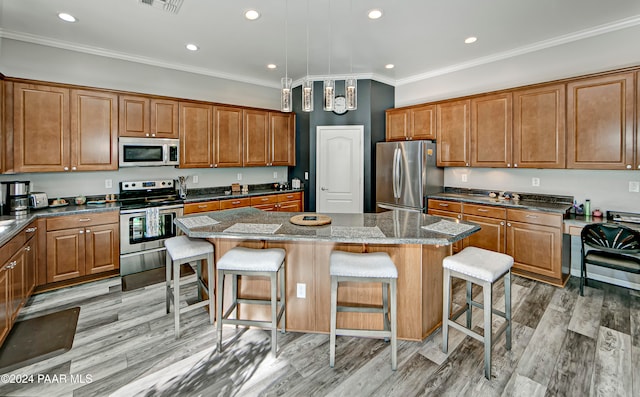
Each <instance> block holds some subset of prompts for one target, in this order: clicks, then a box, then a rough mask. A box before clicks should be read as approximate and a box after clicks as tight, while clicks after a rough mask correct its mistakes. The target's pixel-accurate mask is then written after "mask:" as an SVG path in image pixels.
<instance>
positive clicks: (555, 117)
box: [512, 84, 566, 168]
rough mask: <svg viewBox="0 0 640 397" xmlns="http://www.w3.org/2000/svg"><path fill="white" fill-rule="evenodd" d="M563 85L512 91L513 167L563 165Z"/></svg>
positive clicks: (564, 131)
mask: <svg viewBox="0 0 640 397" xmlns="http://www.w3.org/2000/svg"><path fill="white" fill-rule="evenodd" d="M565 98H566V90H565V85H564V84H553V85H548V86H544V87H537V88H531V89H523V90H515V91H513V151H512V159H513V166H514V167H516V168H564V167H565V158H566V156H565V152H566V146H565V139H566V124H565V120H566V112H565V103H566V101H565Z"/></svg>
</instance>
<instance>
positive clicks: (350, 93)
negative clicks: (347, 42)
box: [344, 0, 358, 110]
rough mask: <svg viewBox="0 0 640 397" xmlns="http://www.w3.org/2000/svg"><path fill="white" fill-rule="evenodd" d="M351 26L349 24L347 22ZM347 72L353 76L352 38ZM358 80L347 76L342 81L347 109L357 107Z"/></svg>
mask: <svg viewBox="0 0 640 397" xmlns="http://www.w3.org/2000/svg"><path fill="white" fill-rule="evenodd" d="M352 18H353V0H349V19H352ZM349 26H351V24H349ZM349 73H350V74H351V75H352V76H353V40H351V51H349ZM357 89H358V80H357V79H356V78H354V77H349V78H347V79H345V81H344V97H345V98H344V99H345V102H346V105H347V110H356V109H357V108H358V92H357Z"/></svg>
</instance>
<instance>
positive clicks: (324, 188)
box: [320, 187, 329, 191]
mask: <svg viewBox="0 0 640 397" xmlns="http://www.w3.org/2000/svg"><path fill="white" fill-rule="evenodd" d="M320 190H322V191H325V190H329V189H327V188H326V187H321V188H320Z"/></svg>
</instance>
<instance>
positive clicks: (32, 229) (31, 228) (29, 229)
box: [25, 227, 38, 233]
mask: <svg viewBox="0 0 640 397" xmlns="http://www.w3.org/2000/svg"><path fill="white" fill-rule="evenodd" d="M36 230H38V228H37V227H29V228H27V230H25V233H33V232H35V231H36Z"/></svg>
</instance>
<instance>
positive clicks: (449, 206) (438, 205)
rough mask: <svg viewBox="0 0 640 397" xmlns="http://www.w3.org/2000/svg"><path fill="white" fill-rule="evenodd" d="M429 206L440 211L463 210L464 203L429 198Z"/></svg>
mask: <svg viewBox="0 0 640 397" xmlns="http://www.w3.org/2000/svg"><path fill="white" fill-rule="evenodd" d="M428 207H429V208H433V209H434V210H440V211H451V212H462V203H459V202H456V201H446V200H429V203H428Z"/></svg>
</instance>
